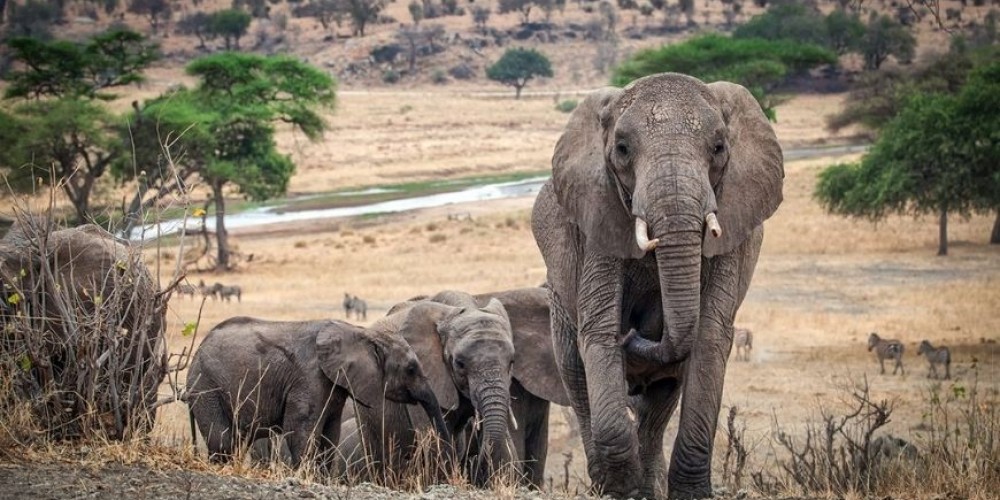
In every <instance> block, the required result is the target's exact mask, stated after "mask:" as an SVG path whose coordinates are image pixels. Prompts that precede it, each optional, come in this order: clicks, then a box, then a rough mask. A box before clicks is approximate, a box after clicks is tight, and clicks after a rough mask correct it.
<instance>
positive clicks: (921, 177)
mask: <svg viewBox="0 0 1000 500" xmlns="http://www.w3.org/2000/svg"><path fill="white" fill-rule="evenodd" d="M997 109H1000V62H992V63H990V64H987V65H984V66H982V67H980V68H977V69H976V70H974V71H973V72H972V74H971V75H970V77H969V80H968V82H967V83H966V84H965V85H964V86H963V87H962V89H961V91H960V92H959V93H958V94H957V95H948V94H922V93H918V94H915V95H913V96H912V97H910V99H909V100H908V101H907V102H906V104H905V106H904V107H903V109H902V111H901V112H900V113H899V115H898V116H896V117H895V118H893V119H892V120H890V121H889V122H888V123H887V124H886V125H885V127H884V128H883V129H882V134H881V135H880V136H879V139H878V141H877V142H876V143H875V144H874V145H873V146H872V149H871V150H870V151H869V153H868V154H866V155H865V156H864V158H862V160H861V162H860V163H858V164H842V165H834V166H832V167H830V168H828V169H826V170H824V171H823V172H822V173H821V174H820V177H819V181H818V183H817V186H816V191H815V196H816V198H817V199H818V200H819V201H820V203H821V204H822V205H823V206H824V207H825V208H826V209H827V210H828V211H829V212H831V213H835V214H841V215H848V216H854V217H864V218H868V219H870V220H880V219H882V218H884V217H886V216H887V215H889V214H893V213H898V214H903V213H913V214H926V213H935V214H937V215H938V216H939V224H940V237H939V247H938V254H939V255H946V254H947V252H948V245H947V220H948V215H949V214H959V215H962V216H968V215H969V214H970V213H971V212H973V211H979V212H996V211H998V209H1000V169H997V168H996V159H997V158H1000V117H998V116H997V113H996V110H997ZM994 226H995V227H994V231H993V233H994V234H993V235H991V242H992V243H1000V233H998V228H997V226H1000V212H998V218H997V221H996V223H995V224H994Z"/></svg>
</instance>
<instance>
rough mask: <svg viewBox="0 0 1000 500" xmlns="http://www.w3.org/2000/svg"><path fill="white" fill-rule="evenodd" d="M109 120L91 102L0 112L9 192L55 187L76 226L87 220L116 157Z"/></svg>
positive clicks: (0, 152) (33, 104)
mask: <svg viewBox="0 0 1000 500" xmlns="http://www.w3.org/2000/svg"><path fill="white" fill-rule="evenodd" d="M115 124H116V122H115V119H114V118H113V117H112V116H111V115H110V114H109V113H108V112H107V111H105V110H104V109H103V108H102V107H101V106H99V105H97V104H96V103H94V102H93V101H89V100H85V99H80V98H77V97H64V98H60V99H47V100H41V101H30V102H25V103H21V104H19V105H17V106H15V107H14V108H13V112H12V113H6V112H2V111H0V138H3V139H4V140H3V144H4V147H3V148H0V166H2V167H3V171H4V177H5V179H6V181H7V182H8V183H9V184H10V186H11V187H12V188H14V189H16V190H18V191H20V192H29V193H30V192H35V190H37V189H38V188H39V187H40V186H41V185H42V184H49V183H52V182H55V183H57V184H58V186H59V187H60V189H62V191H63V192H64V193H65V194H66V197H67V198H68V199H69V201H70V203H71V204H72V205H73V209H74V210H75V211H76V215H77V218H78V219H79V220H80V221H87V220H90V218H91V207H90V201H91V195H92V194H93V192H94V187H95V185H96V183H97V181H98V180H99V179H100V178H101V177H102V176H103V175H104V174H105V173H107V171H108V168H109V166H110V164H111V162H112V161H114V160H115V158H117V157H118V156H120V155H121V153H122V150H121V143H120V142H119V141H117V140H116V134H115V133H114V127H115Z"/></svg>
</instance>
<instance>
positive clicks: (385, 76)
mask: <svg viewBox="0 0 1000 500" xmlns="http://www.w3.org/2000/svg"><path fill="white" fill-rule="evenodd" d="M400 78H402V77H401V76H400V74H399V72H398V71H396V70H394V69H387V70H385V71H383V72H382V81H383V82H385V83H389V84H393V83H398V82H399V80H400Z"/></svg>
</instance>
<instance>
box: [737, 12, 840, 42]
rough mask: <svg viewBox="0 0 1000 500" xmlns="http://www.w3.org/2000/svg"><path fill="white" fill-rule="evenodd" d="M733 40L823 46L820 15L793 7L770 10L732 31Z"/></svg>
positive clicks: (824, 26) (822, 27)
mask: <svg viewBox="0 0 1000 500" xmlns="http://www.w3.org/2000/svg"><path fill="white" fill-rule="evenodd" d="M733 38H763V39H765V40H793V41H796V42H801V43H808V44H813V45H826V25H825V24H824V21H823V15H822V14H821V13H820V12H819V11H818V10H816V9H815V8H812V7H807V6H805V5H802V4H797V3H785V4H781V5H775V6H772V7H771V8H770V9H768V10H766V11H765V12H764V13H763V14H760V15H757V16H754V17H753V18H751V19H750V20H749V21H747V22H746V23H745V24H743V25H740V26H739V27H737V28H736V29H735V30H734V31H733Z"/></svg>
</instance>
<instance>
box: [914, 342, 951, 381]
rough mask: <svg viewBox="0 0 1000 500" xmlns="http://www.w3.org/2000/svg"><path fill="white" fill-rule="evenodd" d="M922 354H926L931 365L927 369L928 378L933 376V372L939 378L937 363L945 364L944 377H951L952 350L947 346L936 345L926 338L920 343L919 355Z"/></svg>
mask: <svg viewBox="0 0 1000 500" xmlns="http://www.w3.org/2000/svg"><path fill="white" fill-rule="evenodd" d="M920 355H923V356H925V357H926V358H927V363H928V364H929V365H930V368H929V369H928V370H927V378H931V374H933V375H934V377H933V378H938V371H937V365H944V378H946V379H950V378H951V351H950V350H949V349H948V348H947V347H945V346H941V347H934V346H932V345H931V343H930V342H928V341H926V340H925V341H923V342H921V343H920V348H919V349H917V356H920Z"/></svg>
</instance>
